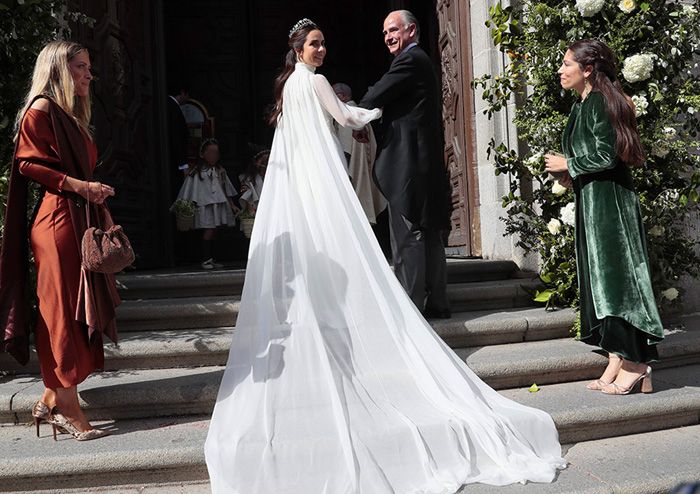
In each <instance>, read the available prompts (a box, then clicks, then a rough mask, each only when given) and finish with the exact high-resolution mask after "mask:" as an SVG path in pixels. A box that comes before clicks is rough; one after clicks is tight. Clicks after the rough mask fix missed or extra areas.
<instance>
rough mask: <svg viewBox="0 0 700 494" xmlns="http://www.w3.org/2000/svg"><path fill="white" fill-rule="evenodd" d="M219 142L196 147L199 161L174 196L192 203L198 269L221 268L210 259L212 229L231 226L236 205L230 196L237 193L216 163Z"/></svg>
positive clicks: (213, 233)
mask: <svg viewBox="0 0 700 494" xmlns="http://www.w3.org/2000/svg"><path fill="white" fill-rule="evenodd" d="M220 156H221V153H220V151H219V143H218V142H217V141H216V139H207V140H205V141H204V142H202V145H201V147H200V149H199V160H197V164H196V165H195V166H193V167H191V168H190V170H189V172H188V173H187V175H186V176H185V182H184V183H183V184H182V188H181V189H180V193H179V194H178V196H177V198H178V199H182V200H186V201H192V202H194V204H195V213H194V228H195V230H202V269H214V268H220V267H222V266H221V264H218V263H216V262H215V261H214V257H213V254H212V243H213V241H214V239H215V238H216V229H217V228H218V227H221V226H234V225H235V224H236V214H237V213H238V208H237V207H236V205H235V204H234V202H233V198H234V197H235V196H236V195H237V194H238V192H237V191H236V189H235V188H234V186H233V184H232V183H231V180H229V178H228V175H227V174H226V170H225V169H224V168H223V167H222V166H221V165H219V164H218V163H219V158H220Z"/></svg>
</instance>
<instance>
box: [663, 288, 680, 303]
mask: <svg viewBox="0 0 700 494" xmlns="http://www.w3.org/2000/svg"><path fill="white" fill-rule="evenodd" d="M661 296H662V297H664V298H665V299H667V300H675V299H677V298H678V290H676V289H675V288H673V287H671V288H667V289H666V290H664V291H663V292H661Z"/></svg>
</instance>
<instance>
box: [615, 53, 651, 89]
mask: <svg viewBox="0 0 700 494" xmlns="http://www.w3.org/2000/svg"><path fill="white" fill-rule="evenodd" d="M653 69H654V58H653V56H652V55H650V54H648V53H640V54H637V55H632V56H631V57H627V58H625V61H624V62H623V63H622V75H623V76H624V77H625V79H627V80H628V81H629V82H639V81H645V80H647V79H649V77H651V71H652V70H653Z"/></svg>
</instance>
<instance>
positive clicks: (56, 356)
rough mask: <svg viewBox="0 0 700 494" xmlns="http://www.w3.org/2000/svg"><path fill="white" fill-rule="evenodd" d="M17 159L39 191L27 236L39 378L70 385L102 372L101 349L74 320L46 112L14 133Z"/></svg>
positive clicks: (75, 275)
mask: <svg viewBox="0 0 700 494" xmlns="http://www.w3.org/2000/svg"><path fill="white" fill-rule="evenodd" d="M84 137H85V146H86V147H87V150H88V155H89V157H90V166H91V167H92V168H94V167H95V164H96V162H97V148H96V147H95V145H94V143H93V142H92V141H91V140H90V139H89V138H88V136H87V135H84ZM17 160H18V162H19V171H20V173H21V174H22V175H24V176H26V177H27V178H29V179H31V180H33V181H35V182H38V183H40V184H41V185H43V186H44V188H45V192H44V195H43V198H42V201H41V205H40V207H39V211H38V212H37V214H36V218H35V220H34V223H33V225H32V229H31V235H30V239H31V246H32V250H33V252H34V260H35V263H36V271H37V290H36V291H37V298H38V301H39V314H38V317H37V323H36V329H35V341H36V351H37V354H38V356H39V363H40V366H41V375H42V377H43V379H44V384H45V386H46V387H47V388H51V389H55V388H67V387H70V386H76V385H78V384H80V383H81V382H83V381H84V380H85V379H86V378H87V376H88V375H90V373H92V372H93V371H94V370H96V369H101V368H103V367H104V350H103V347H102V334H101V333H100V332H98V331H96V332H95V333H94V334H93V336H92V338H91V340H89V339H88V333H87V328H86V327H85V325H84V324H82V323H79V322H78V321H76V320H75V312H76V306H77V304H78V290H79V286H80V247H79V245H78V241H77V240H76V236H75V231H74V230H73V224H72V221H71V217H70V211H69V209H68V200H69V199H68V198H66V197H63V196H62V195H61V191H62V187H63V181H64V180H65V177H66V174H65V173H63V172H60V171H58V170H56V169H54V168H51V166H52V165H54V166H55V164H57V163H58V162H59V159H58V154H57V151H56V138H55V136H54V134H53V130H52V128H51V119H50V116H49V114H48V113H46V112H43V111H40V110H36V109H33V108H30V109H29V110H28V111H27V114H26V116H25V117H24V121H23V122H22V128H21V129H20V133H19V144H18V149H17ZM47 165H48V166H47Z"/></svg>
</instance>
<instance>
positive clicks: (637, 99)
mask: <svg viewBox="0 0 700 494" xmlns="http://www.w3.org/2000/svg"><path fill="white" fill-rule="evenodd" d="M632 102H633V103H634V113H635V115H637V116H638V117H641V116H642V115H646V113H647V108H649V101H648V100H647V98H646V96H644V95H643V94H639V95H637V94H635V95H634V96H632Z"/></svg>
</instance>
